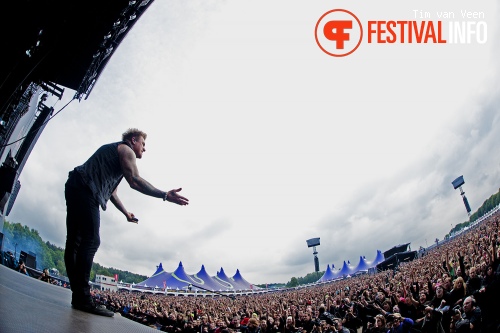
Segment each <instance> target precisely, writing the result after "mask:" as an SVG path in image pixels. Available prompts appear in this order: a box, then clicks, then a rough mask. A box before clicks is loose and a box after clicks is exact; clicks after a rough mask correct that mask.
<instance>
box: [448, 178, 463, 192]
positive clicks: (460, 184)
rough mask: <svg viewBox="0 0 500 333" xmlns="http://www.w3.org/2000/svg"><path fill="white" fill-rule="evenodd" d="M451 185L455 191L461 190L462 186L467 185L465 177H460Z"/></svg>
mask: <svg viewBox="0 0 500 333" xmlns="http://www.w3.org/2000/svg"><path fill="white" fill-rule="evenodd" d="M451 184H452V185H453V189H455V190H456V189H457V188H459V187H460V186H462V185H463V184H465V181H464V176H460V177H458V178H457V179H455V180H454V181H452V182H451Z"/></svg>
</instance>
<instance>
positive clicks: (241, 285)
mask: <svg viewBox="0 0 500 333" xmlns="http://www.w3.org/2000/svg"><path fill="white" fill-rule="evenodd" d="M232 280H233V281H234V283H235V287H236V290H249V289H252V290H256V289H260V288H258V287H256V286H254V285H253V284H251V283H250V282H248V281H247V280H245V279H244V278H243V276H241V273H240V270H239V269H236V274H234V276H233V277H232Z"/></svg>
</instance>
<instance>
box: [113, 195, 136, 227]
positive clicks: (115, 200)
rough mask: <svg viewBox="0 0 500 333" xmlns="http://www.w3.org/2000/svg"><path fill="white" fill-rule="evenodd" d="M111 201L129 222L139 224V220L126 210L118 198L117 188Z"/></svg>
mask: <svg viewBox="0 0 500 333" xmlns="http://www.w3.org/2000/svg"><path fill="white" fill-rule="evenodd" d="M110 200H111V202H112V203H113V205H115V207H116V208H117V209H118V210H119V211H120V212H122V213H123V215H125V217H126V218H127V221H129V222H135V223H137V219H136V218H135V216H134V214H133V213H130V212H129V211H127V209H125V206H124V205H123V203H122V201H121V200H120V198H119V197H118V195H117V188H115V190H114V191H113V193H112V194H111V198H110Z"/></svg>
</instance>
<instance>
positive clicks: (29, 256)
mask: <svg viewBox="0 0 500 333" xmlns="http://www.w3.org/2000/svg"><path fill="white" fill-rule="evenodd" d="M19 260H22V261H24V263H25V264H26V267H29V268H33V269H36V255H35V254H34V253H26V252H24V251H21V254H20V255H19Z"/></svg>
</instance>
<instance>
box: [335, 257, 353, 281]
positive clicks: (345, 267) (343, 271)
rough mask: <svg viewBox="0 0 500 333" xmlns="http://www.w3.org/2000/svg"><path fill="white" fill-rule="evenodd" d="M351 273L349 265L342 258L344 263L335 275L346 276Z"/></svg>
mask: <svg viewBox="0 0 500 333" xmlns="http://www.w3.org/2000/svg"><path fill="white" fill-rule="evenodd" d="M352 273H353V271H352V269H351V267H349V266H348V265H347V263H346V262H345V260H344V264H343V265H342V268H341V269H340V271H339V272H338V274H337V276H338V277H346V276H347V275H351V274H352Z"/></svg>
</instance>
